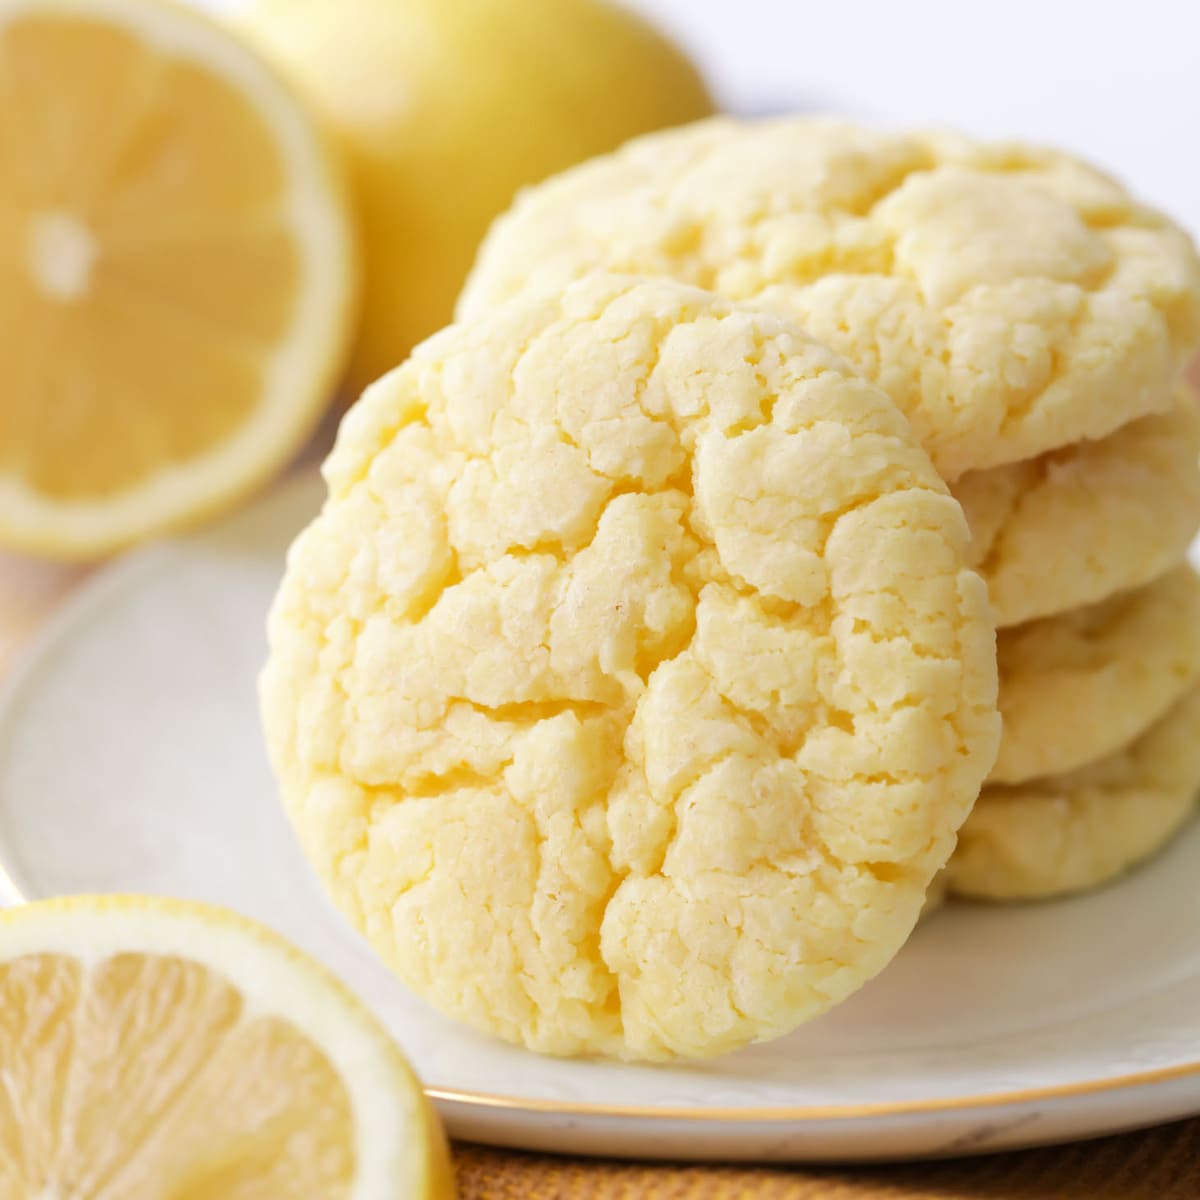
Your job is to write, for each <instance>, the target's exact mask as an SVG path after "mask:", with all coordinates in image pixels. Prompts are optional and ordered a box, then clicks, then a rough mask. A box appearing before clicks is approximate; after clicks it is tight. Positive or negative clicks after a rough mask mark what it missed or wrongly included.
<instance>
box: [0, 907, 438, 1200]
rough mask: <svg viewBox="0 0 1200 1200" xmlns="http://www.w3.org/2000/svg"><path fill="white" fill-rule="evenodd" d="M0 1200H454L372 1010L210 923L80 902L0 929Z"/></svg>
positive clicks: (14, 918) (256, 937) (301, 959)
mask: <svg viewBox="0 0 1200 1200" xmlns="http://www.w3.org/2000/svg"><path fill="white" fill-rule="evenodd" d="M0 1061H3V1063H4V1070H5V1082H6V1088H5V1089H4V1090H3V1091H0V1194H2V1195H4V1196H5V1197H6V1198H8V1200H46V1198H47V1197H56V1198H62V1200H67V1198H69V1200H118V1198H120V1200H162V1198H163V1197H167V1196H169V1197H171V1200H218V1198H219V1200H258V1198H266V1197H271V1198H272V1200H291V1198H293V1197H295V1198H296V1200H300V1198H305V1200H308V1198H311V1197H313V1196H321V1197H323V1198H328V1200H384V1198H387V1200H391V1198H396V1200H399V1198H401V1197H404V1198H408V1197H420V1198H441V1197H448V1196H450V1195H452V1194H453V1189H452V1186H451V1184H450V1182H449V1167H448V1160H447V1157H446V1150H445V1144H444V1141H443V1139H442V1136H441V1132H440V1129H439V1127H438V1124H437V1120H436V1118H435V1117H434V1116H433V1114H432V1111H431V1109H430V1108H429V1106H428V1103H427V1102H426V1100H425V1099H424V1097H423V1095H422V1093H421V1090H420V1085H419V1084H418V1083H417V1081H416V1079H415V1078H414V1077H413V1075H412V1074H411V1072H410V1071H409V1069H408V1067H407V1065H406V1064H405V1062H404V1060H403V1058H402V1057H401V1055H400V1053H399V1051H398V1050H397V1049H396V1047H395V1046H394V1044H393V1043H392V1042H391V1041H390V1039H389V1038H388V1036H387V1034H386V1033H385V1032H384V1031H383V1029H382V1028H381V1027H380V1026H379V1025H378V1024H377V1023H376V1022H375V1020H374V1018H372V1017H371V1016H370V1015H369V1014H368V1013H367V1012H366V1010H365V1009H364V1008H363V1007H362V1006H361V1005H360V1004H359V1002H358V1001H357V1000H355V999H354V998H353V997H352V996H351V995H350V994H349V993H348V992H346V991H345V989H344V988H343V987H342V985H341V984H339V983H338V982H337V981H335V980H334V979H333V978H332V977H330V976H329V975H327V974H326V973H325V971H324V970H323V969H322V968H320V967H318V966H317V965H316V964H315V963H313V962H311V961H310V960H308V959H307V958H306V957H305V956H303V955H302V954H300V953H299V952H298V951H296V950H294V949H293V948H292V947H291V946H289V945H288V944H287V943H286V942H284V941H283V940H282V939H280V938H279V937H278V936H277V935H275V934H273V933H270V932H269V931H267V930H265V929H263V928H262V927H260V926H257V925H255V924H253V923H251V922H249V921H246V920H244V919H243V918H240V917H236V916H234V915H233V914H231V913H228V912H225V911H224V910H220V909H212V908H208V907H206V906H201V905H193V904H184V903H181V902H177V901H167V900H155V899H147V898H137V897H75V898H71V899H68V900H61V901H50V902H45V903H39V904H33V905H28V906H26V907H24V908H20V909H16V910H12V911H9V912H6V913H3V914H0Z"/></svg>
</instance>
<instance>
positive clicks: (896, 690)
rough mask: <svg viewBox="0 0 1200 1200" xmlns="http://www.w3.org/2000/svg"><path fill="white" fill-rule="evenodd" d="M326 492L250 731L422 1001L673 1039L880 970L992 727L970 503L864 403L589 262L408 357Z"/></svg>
mask: <svg viewBox="0 0 1200 1200" xmlns="http://www.w3.org/2000/svg"><path fill="white" fill-rule="evenodd" d="M326 475H327V479H328V482H329V488H330V498H329V500H328V502H327V504H326V507H325V509H324V511H323V513H322V514H321V516H320V517H319V518H318V520H317V521H316V522H315V523H314V524H313V525H312V526H311V527H310V528H309V529H308V531H307V532H306V533H304V534H303V535H302V536H301V537H300V539H299V540H298V542H297V543H296V545H295V547H294V548H293V550H292V552H291V556H290V560H289V567H288V571H287V576H286V579H285V581H284V583H283V585H282V588H281V591H280V593H279V596H278V598H277V600H276V603H275V606H274V610H273V615H272V617H271V622H270V636H271V647H272V651H271V659H270V662H269V665H268V667H267V670H266V672H265V675H264V680H263V704H264V716H265V724H266V730H267V733H268V740H269V744H270V749H271V755H272V760H273V763H274V766H275V769H276V771H277V773H278V776H279V778H280V780H281V782H282V788H283V792H284V797H285V802H286V805H287V809H288V812H289V813H290V815H291V818H292V820H293V822H294V824H295V826H296V828H297V830H298V832H299V835H300V838H301V841H302V843H303V844H304V846H305V847H306V849H307V852H308V854H309V856H310V857H311V859H312V861H313V862H314V864H315V865H316V867H317V869H318V871H319V873H320V875H321V877H322V878H323V880H324V882H325V884H326V886H327V887H328V888H329V890H330V892H331V894H332V896H333V897H334V899H335V901H336V902H337V904H338V905H339V906H340V907H341V908H342V909H343V910H344V911H345V912H346V913H347V914H348V915H349V916H350V918H351V919H352V921H353V922H354V923H355V924H356V925H357V926H358V927H359V928H360V929H362V930H363V931H364V933H365V934H366V936H367V937H368V938H369V939H370V941H371V942H372V943H373V945H374V946H375V947H376V949H377V950H378V951H379V953H380V954H381V955H382V956H383V958H384V959H385V960H386V961H387V962H388V963H389V964H390V965H391V967H392V968H393V969H394V970H395V971H396V972H397V973H398V974H399V975H400V977H401V978H403V979H404V980H405V981H406V982H407V983H408V985H409V986H411V987H412V988H413V989H414V990H415V991H417V992H419V993H420V994H421V995H422V996H424V997H426V998H427V999H428V1000H429V1001H430V1002H431V1003H432V1004H434V1005H435V1006H436V1007H438V1008H439V1009H440V1010H442V1011H443V1012H445V1013H447V1014H449V1015H450V1016H453V1017H455V1018H457V1019H459V1020H461V1021H463V1022H465V1023H467V1024H468V1025H471V1026H473V1027H475V1028H477V1029H480V1030H485V1031H488V1032H490V1033H493V1034H496V1035H498V1036H500V1037H502V1038H506V1039H508V1040H510V1041H513V1042H518V1043H522V1044H524V1045H526V1046H529V1047H531V1048H533V1049H536V1050H539V1051H543V1052H547V1053H552V1054H562V1055H574V1054H600V1055H612V1056H619V1057H624V1058H631V1059H662V1058H668V1057H671V1056H702V1055H713V1054H717V1053H720V1052H723V1051H727V1050H732V1049H734V1048H736V1047H738V1046H741V1045H743V1044H745V1043H747V1042H750V1041H753V1040H756V1039H765V1038H770V1037H773V1036H776V1035H779V1034H782V1033H785V1032H787V1031H788V1030H790V1029H792V1028H793V1027H794V1026H796V1025H798V1024H799V1023H800V1022H802V1021H804V1020H806V1019H808V1018H810V1017H813V1016H815V1015H817V1014H818V1013H820V1012H822V1011H824V1010H825V1009H827V1008H828V1007H829V1006H830V1005H832V1004H835V1003H836V1002H837V1001H839V1000H841V999H842V998H843V997H845V996H847V995H848V994H849V993H851V992H853V991H854V990H855V989H856V988H857V987H858V986H859V985H860V984H862V983H863V982H864V981H865V980H867V979H868V978H870V977H871V976H872V975H874V974H875V973H876V972H877V971H878V970H880V969H881V968H882V967H883V966H884V965H885V964H886V963H887V962H888V960H889V959H890V958H891V957H892V955H893V954H894V953H895V952H896V950H897V949H898V948H899V947H900V946H901V944H902V943H903V942H904V940H905V938H906V937H907V936H908V933H909V931H910V930H911V929H912V927H913V924H914V922H915V921H916V919H917V915H918V913H919V911H920V909H921V905H922V902H923V900H924V896H925V889H926V887H927V885H928V884H929V881H930V880H931V878H932V877H933V875H934V873H935V872H936V871H937V870H938V868H939V867H940V866H941V865H942V863H943V862H944V861H945V859H946V858H948V856H949V854H950V851H951V849H952V848H953V844H954V839H955V832H956V830H957V827H958V826H959V824H960V823H961V822H962V820H963V819H964V818H965V816H966V814H967V812H968V810H969V809H970V806H971V804H972V803H973V801H974V799H975V797H976V795H977V794H978V788H979V786H980V783H981V781H982V779H983V777H984V775H986V773H987V770H988V769H989V767H990V766H991V763H992V759H993V757H994V754H995V746H996V741H997V739H998V724H999V719H998V715H997V713H996V711H995V690H994V689H995V685H996V678H995V652H994V635H993V633H992V631H991V627H990V617H989V612H988V604H987V596H986V589H985V587H984V585H983V581H982V580H981V579H980V578H979V576H978V575H977V574H975V573H974V572H973V571H971V570H969V569H968V568H966V567H965V566H964V557H965V553H966V542H967V537H968V534H967V528H966V522H965V520H964V519H963V517H962V511H961V509H960V507H959V506H958V505H957V504H956V503H955V501H954V500H953V499H952V498H951V497H950V496H949V495H948V494H947V492H946V490H945V488H944V485H943V484H942V483H941V481H940V480H939V479H938V477H937V474H936V472H935V471H934V469H933V466H932V464H931V463H930V461H929V459H928V456H927V455H926V454H925V452H924V451H922V450H921V449H920V447H919V446H918V445H917V443H916V441H915V439H914V438H913V437H912V434H911V431H910V429H909V427H908V425H907V422H906V421H905V420H904V418H903V416H902V415H901V414H900V412H899V410H898V409H897V408H896V407H895V406H894V405H893V404H892V403H891V401H889V400H888V398H887V397H886V396H885V395H884V394H883V393H882V392H881V391H879V390H878V389H877V388H875V387H874V386H873V385H872V384H870V383H869V382H867V381H866V380H865V379H862V378H861V377H858V376H856V375H855V374H854V373H852V372H851V370H850V368H849V367H847V366H846V364H844V363H843V362H842V361H841V360H840V359H838V358H837V357H836V356H835V355H833V354H832V353H831V352H829V351H828V350H826V349H824V348H823V347H821V346H818V345H817V344H815V343H813V342H812V341H810V340H809V339H807V338H806V337H805V336H804V335H803V334H801V333H800V332H799V331H798V330H797V329H795V328H794V327H793V326H792V325H791V324H789V323H787V322H785V321H783V320H781V319H779V318H776V317H773V316H770V315H765V314H759V313H756V312H753V311H743V310H740V309H738V308H736V307H731V306H730V305H728V304H726V303H725V302H723V301H720V300H718V299H717V298H715V297H712V296H709V295H707V294H705V293H703V292H700V291H696V290H693V289H690V288H685V287H682V286H680V285H677V284H674V283H670V282H666V281H662V282H656V283H641V284H639V283H635V282H630V281H628V280H621V279H614V278H609V277H603V276H601V277H593V278H590V279H588V280H586V281H583V282H582V283H580V284H577V285H575V286H573V287H571V288H570V289H568V290H567V291H566V293H565V294H562V293H559V292H557V291H555V292H547V293H544V294H531V295H529V296H527V297H525V298H523V299H522V300H521V301H519V302H517V303H515V304H512V305H508V306H505V307H503V308H502V309H500V310H498V311H497V312H495V313H493V314H490V315H489V316H487V317H485V318H483V319H481V320H478V321H475V322H472V323H469V324H465V325H462V326H456V327H452V328H450V329H449V330H446V331H444V332H443V333H442V334H440V335H438V336H436V337H435V338H433V339H431V340H430V341H429V342H427V343H425V344H424V345H423V346H422V347H421V348H420V349H419V350H418V351H417V352H416V353H415V355H414V356H413V358H412V359H411V360H410V361H409V362H408V363H407V364H406V365H405V366H404V367H402V368H400V369H399V370H398V371H396V372H394V373H393V374H391V375H389V376H387V377H385V378H384V379H383V380H382V381H380V382H379V383H377V384H376V385H375V386H374V387H372V388H371V389H369V390H368V391H367V393H366V394H365V396H364V397H363V399H362V400H361V401H360V403H359V404H358V406H357V407H356V408H355V409H354V410H353V411H352V412H351V414H350V415H349V416H348V418H347V419H346V422H345V424H344V426H343V429H342V432H341V435H340V437H339V441H338V446H337V449H336V451H335V452H334V454H333V456H332V457H331V459H330V461H329V463H328V465H327V467H326Z"/></svg>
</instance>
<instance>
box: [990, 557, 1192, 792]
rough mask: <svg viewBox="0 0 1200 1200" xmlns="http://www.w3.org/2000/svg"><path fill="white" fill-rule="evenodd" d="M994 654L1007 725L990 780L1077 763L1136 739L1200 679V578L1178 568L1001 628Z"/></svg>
mask: <svg viewBox="0 0 1200 1200" xmlns="http://www.w3.org/2000/svg"><path fill="white" fill-rule="evenodd" d="M1048 569H1051V570H1053V569H1055V568H1054V567H1053V566H1051V567H1049V568H1048ZM996 654H997V658H998V660H999V664H1000V713H1001V715H1002V716H1003V718H1004V733H1003V735H1002V737H1001V739H1000V753H999V756H998V757H997V759H996V765H995V766H994V767H993V768H992V773H991V775H990V776H989V777H988V782H989V783H1020V782H1022V781H1023V780H1026V779H1036V778H1038V777H1039V776H1042V775H1061V774H1063V773H1064V772H1066V771H1073V770H1075V768H1076V767H1081V766H1083V765H1084V764H1085V763H1089V762H1093V761H1095V760H1096V759H1099V758H1103V757H1104V756H1105V755H1107V754H1111V753H1112V752H1113V751H1114V750H1117V749H1119V748H1120V747H1121V746H1124V745H1127V744H1128V743H1129V742H1131V741H1133V739H1134V738H1136V737H1137V736H1138V735H1139V734H1140V733H1142V732H1143V731H1144V730H1146V729H1148V728H1149V727H1150V726H1151V725H1153V724H1154V722H1155V721H1157V720H1158V719H1159V717H1161V716H1162V715H1163V714H1164V713H1165V712H1166V711H1167V710H1168V709H1169V708H1170V707H1171V706H1172V705H1173V704H1175V703H1176V701H1178V700H1179V698H1180V697H1181V696H1183V695H1184V693H1185V692H1188V691H1190V690H1191V689H1192V687H1193V686H1195V684H1196V683H1197V681H1198V680H1200V579H1197V577H1196V575H1195V573H1194V572H1193V570H1192V568H1191V567H1189V566H1183V567H1178V568H1176V570H1174V571H1172V572H1171V573H1170V574H1169V575H1165V576H1163V578H1162V579H1159V580H1157V581H1156V582H1154V583H1151V584H1147V585H1146V586H1145V587H1144V588H1139V589H1138V590H1137V591H1133V592H1122V593H1120V594H1119V595H1116V596H1111V597H1110V598H1109V599H1107V600H1102V601H1101V602H1100V603H1099V604H1093V605H1091V606H1090V607H1089V608H1081V609H1077V610H1076V611H1075V612H1071V613H1062V614H1060V615H1059V616H1057V617H1047V618H1046V619H1045V620H1042V621H1034V622H1032V623H1031V624H1029V625H1018V626H1014V627H1013V628H1011V629H1004V630H1001V632H1000V636H999V638H998V639H997V645H996Z"/></svg>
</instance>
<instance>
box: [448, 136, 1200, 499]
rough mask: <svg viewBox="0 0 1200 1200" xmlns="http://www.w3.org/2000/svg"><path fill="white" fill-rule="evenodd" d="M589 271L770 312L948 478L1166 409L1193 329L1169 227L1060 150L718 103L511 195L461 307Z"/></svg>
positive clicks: (1193, 262)
mask: <svg viewBox="0 0 1200 1200" xmlns="http://www.w3.org/2000/svg"><path fill="white" fill-rule="evenodd" d="M597 266H600V267H605V268H610V269H613V270H619V271H629V272H632V273H638V274H647V275H654V276H669V277H671V278H675V279H680V280H683V281H685V282H688V283H694V284H698V285H700V286H703V287H707V288H710V289H712V290H713V291H716V292H719V293H721V294H722V295H724V296H727V297H729V298H732V299H738V300H744V299H751V298H753V299H754V300H755V302H756V303H760V304H770V305H774V306H778V307H780V308H782V309H783V310H785V311H786V312H787V313H789V314H790V315H793V316H795V317H796V318H797V319H799V321H800V323H801V325H802V326H803V327H804V328H805V329H806V330H807V331H808V332H809V333H810V334H811V335H812V336H813V337H815V338H818V339H820V340H821V341H823V342H825V343H826V344H827V345H829V346H831V347H832V348H833V349H834V350H836V351H838V352H839V353H841V354H843V355H844V356H845V357H846V358H848V359H849V360H850V361H851V362H853V363H854V364H855V365H856V366H857V367H858V368H859V369H860V370H862V371H864V372H865V373H866V374H867V375H869V376H870V377H871V378H872V379H874V380H875V381H876V382H878V383H879V384H880V385H881V386H882V387H883V388H884V389H885V390H886V391H887V392H888V393H889V394H890V395H891V396H892V398H893V399H894V400H895V401H896V402H897V403H898V404H899V405H900V407H901V408H902V409H903V410H904V411H905V413H906V414H907V415H908V417H909V418H910V420H911V421H912V424H913V428H914V429H915V430H916V433H917V436H918V438H919V439H920V440H921V442H922V443H923V445H925V447H926V448H927V449H928V450H929V452H930V453H931V455H932V456H933V459H934V462H935V463H936V465H937V467H938V469H939V470H940V471H941V472H942V474H943V476H944V477H945V478H947V479H951V480H953V479H956V478H958V477H959V476H960V475H962V474H964V473H965V472H966V471H969V470H973V469H981V468H986V467H991V466H996V465H998V464H1000V463H1006V462H1014V461H1017V460H1020V459H1026V458H1032V457H1035V456H1036V455H1039V454H1042V453H1044V452H1045V451H1047V450H1052V449H1054V448H1056V447H1059V446H1063V445H1066V444H1068V443H1070V442H1074V441H1077V440H1079V439H1081V438H1098V437H1103V436H1105V435H1106V434H1108V433H1110V432H1112V431H1113V430H1114V429H1116V428H1117V427H1118V426H1121V425H1124V424H1126V423H1127V422H1129V421H1131V420H1134V419H1136V418H1137V417H1140V416H1143V415H1147V414H1149V413H1152V412H1158V411H1163V410H1164V409H1166V408H1168V407H1169V406H1170V404H1171V388H1172V383H1173V380H1174V379H1175V378H1176V376H1177V374H1178V372H1179V371H1180V370H1181V368H1182V366H1183V364H1184V363H1185V362H1186V360H1187V358H1188V357H1189V356H1190V354H1191V352H1192V350H1193V349H1194V348H1195V347H1196V345H1197V343H1198V342H1200V262H1198V260H1197V257H1196V252H1195V249H1194V247H1193V246H1192V244H1191V242H1190V241H1189V239H1188V238H1187V236H1186V235H1185V234H1184V233H1183V232H1182V231H1181V230H1180V229H1179V228H1178V227H1176V226H1175V225H1173V224H1172V223H1171V222H1170V221H1168V220H1167V219H1166V218H1165V217H1163V216H1162V215H1161V214H1159V213H1157V212H1154V211H1153V210H1151V209H1149V208H1146V207H1145V206H1143V205H1141V204H1139V203H1138V202H1137V201H1135V200H1134V199H1132V198H1131V197H1130V196H1129V194H1128V193H1127V192H1126V191H1125V190H1124V189H1123V188H1122V187H1121V186H1120V185H1118V184H1117V183H1116V182H1114V181H1113V180H1112V179H1110V178H1109V177H1107V176H1106V175H1104V174H1102V173H1101V172H1099V171H1097V170H1096V169H1094V168H1093V167H1090V166H1088V165H1087V164H1086V163H1083V162H1080V161H1079V160H1077V159H1074V158H1071V157H1069V156H1068V155H1066V154H1062V153H1058V152H1055V151H1051V150H1043V149H1035V148H1031V147H1026V146H1017V145H987V144H980V143H975V142H972V141H970V140H968V139H966V138H963V137H957V136H953V135H948V134H911V135H901V134H892V133H884V132H878V131H872V130H868V129H863V128H859V127H856V126H853V125H848V124H845V123H840V122H835V121H828V120H814V119H806V118H794V117H789V118H783V119H773V120H766V121H753V122H747V121H737V120H733V119H730V118H718V119H715V120H711V121H707V122H701V123H699V124H697V125H693V126H688V127H685V128H684V129H681V130H675V131H669V132H666V133H661V134H653V135H651V136H649V137H645V138H642V139H639V140H637V141H634V142H631V143H630V144H629V145H627V146H626V147H624V148H623V149H622V150H620V151H618V152H617V153H616V154H613V155H610V156H608V157H605V158H601V159H597V160H594V161H592V162H590V163H587V164H584V165H583V166H581V167H578V168H575V169H573V170H572V171H569V172H567V173H566V174H564V175H561V176H558V177H557V178H554V179H552V180H550V181H548V182H546V183H544V184H542V185H540V186H538V187H535V188H532V189H529V190H528V191H526V192H525V193H523V194H522V195H521V196H520V197H519V199H518V200H517V203H516V204H515V206H514V207H513V209H512V210H511V211H510V212H509V213H508V214H507V215H505V216H503V217H501V218H500V219H499V220H498V221H497V222H496V224H495V225H494V226H493V229H492V232H491V234H490V235H489V237H488V238H487V240H486V241H485V243H484V246H483V249H482V251H481V253H480V256H479V259H478V261H477V264H476V267H475V270H474V273H473V275H472V277H471V279H470V280H469V282H468V284H467V287H466V290H465V291H464V293H463V296H462V298H461V300H460V303H459V313H460V315H464V316H470V315H476V314H479V313H481V312H484V311H486V310H487V309H488V308H489V307H490V306H491V305H493V304H495V303H496V302H497V301H498V300H501V299H504V298H506V297H508V296H511V295H513V294H514V293H516V292H519V291H520V290H522V289H523V288H524V287H526V286H528V285H529V284H530V283H531V281H534V280H537V279H543V280H544V279H560V280H561V279H563V278H572V277H577V276H579V275H581V274H583V273H585V272H587V271H590V270H593V269H595V268H596V267H597Z"/></svg>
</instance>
